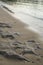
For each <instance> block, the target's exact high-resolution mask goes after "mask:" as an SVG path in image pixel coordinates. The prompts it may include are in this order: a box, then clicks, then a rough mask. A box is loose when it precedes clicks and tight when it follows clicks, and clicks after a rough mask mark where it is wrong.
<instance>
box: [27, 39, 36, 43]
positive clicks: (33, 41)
mask: <svg viewBox="0 0 43 65" xmlns="http://www.w3.org/2000/svg"><path fill="white" fill-rule="evenodd" d="M27 42H32V43H35V42H36V41H35V40H28V41H27Z"/></svg>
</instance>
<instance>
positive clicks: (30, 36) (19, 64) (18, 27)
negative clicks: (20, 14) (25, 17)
mask: <svg viewBox="0 0 43 65" xmlns="http://www.w3.org/2000/svg"><path fill="white" fill-rule="evenodd" d="M0 23H7V24H9V25H11V28H6V27H5V28H0V30H3V31H4V32H10V33H11V34H14V32H19V33H20V36H15V37H16V40H17V41H20V42H22V43H23V44H24V43H25V42H26V41H28V40H35V41H36V42H38V43H40V46H41V47H43V44H42V41H41V40H40V35H39V34H38V33H35V32H33V31H32V30H30V29H29V30H28V29H26V28H25V27H26V26H27V25H26V24H24V23H22V22H21V21H20V20H18V19H17V18H13V17H12V16H11V15H10V14H8V13H7V12H6V11H4V10H3V9H2V8H1V7H0ZM13 41H15V40H10V39H5V38H1V37H0V43H2V42H10V43H11V42H13ZM19 52H20V51H19V50H17V53H19ZM35 52H36V53H38V54H40V56H43V50H40V49H38V50H36V51H35ZM40 56H35V55H33V54H26V55H25V57H27V58H28V59H30V60H31V61H30V62H25V61H19V60H12V59H7V58H5V57H3V56H1V55H0V65H24V64H25V65H43V57H40Z"/></svg>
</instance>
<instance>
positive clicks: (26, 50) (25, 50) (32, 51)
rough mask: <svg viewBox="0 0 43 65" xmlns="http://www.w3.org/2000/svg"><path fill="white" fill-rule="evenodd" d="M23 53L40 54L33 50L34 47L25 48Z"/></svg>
mask: <svg viewBox="0 0 43 65" xmlns="http://www.w3.org/2000/svg"><path fill="white" fill-rule="evenodd" d="M21 54H23V55H25V54H34V55H38V54H37V53H36V52H35V50H32V49H24V50H23V51H22V53H21Z"/></svg>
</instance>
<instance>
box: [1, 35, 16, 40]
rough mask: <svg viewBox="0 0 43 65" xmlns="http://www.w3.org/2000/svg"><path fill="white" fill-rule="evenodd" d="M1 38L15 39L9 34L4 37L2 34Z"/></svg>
mask: <svg viewBox="0 0 43 65" xmlns="http://www.w3.org/2000/svg"><path fill="white" fill-rule="evenodd" d="M1 37H2V38H10V39H15V37H14V36H13V35H11V34H9V35H4V34H1Z"/></svg>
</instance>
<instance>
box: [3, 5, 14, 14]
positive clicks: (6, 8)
mask: <svg viewBox="0 0 43 65" xmlns="http://www.w3.org/2000/svg"><path fill="white" fill-rule="evenodd" d="M2 6H3V5H2ZM3 8H5V9H6V10H8V11H9V12H11V13H14V12H13V11H11V10H10V9H9V8H7V7H6V6H3Z"/></svg>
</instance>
